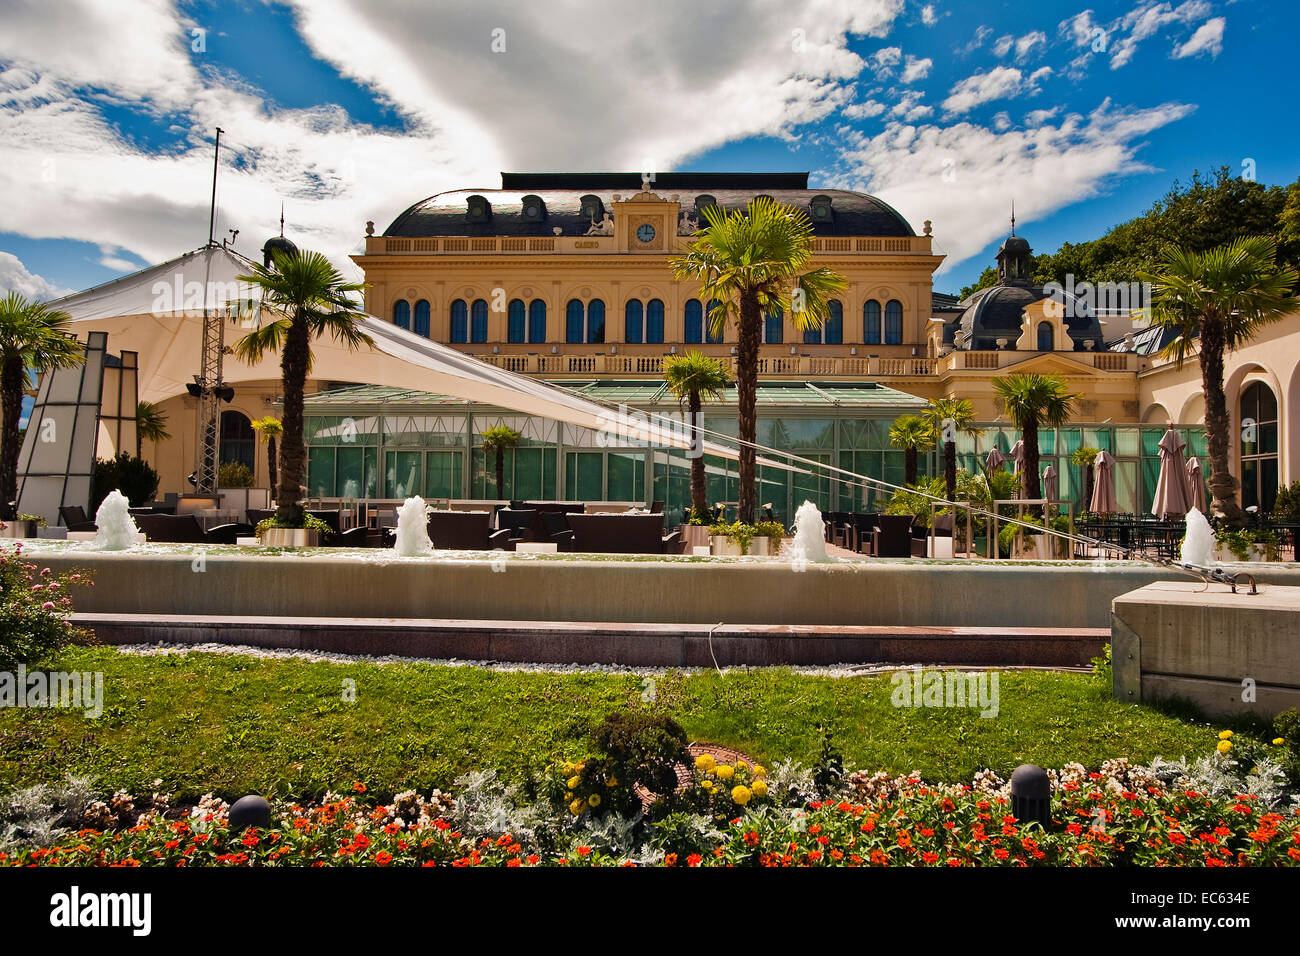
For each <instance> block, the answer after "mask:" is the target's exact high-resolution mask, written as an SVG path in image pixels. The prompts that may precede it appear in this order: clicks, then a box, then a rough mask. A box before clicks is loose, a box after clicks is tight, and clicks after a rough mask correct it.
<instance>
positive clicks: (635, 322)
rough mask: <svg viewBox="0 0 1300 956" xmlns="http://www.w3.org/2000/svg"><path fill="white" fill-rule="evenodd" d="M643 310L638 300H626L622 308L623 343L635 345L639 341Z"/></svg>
mask: <svg viewBox="0 0 1300 956" xmlns="http://www.w3.org/2000/svg"><path fill="white" fill-rule="evenodd" d="M644 311H645V310H644V308H643V307H642V305H641V300H640V299H628V300H627V305H625V306H624V307H623V341H624V342H632V343H637V342H640V341H641V326H642V320H643V313H644Z"/></svg>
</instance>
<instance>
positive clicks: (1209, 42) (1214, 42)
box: [1174, 17, 1228, 60]
mask: <svg viewBox="0 0 1300 956" xmlns="http://www.w3.org/2000/svg"><path fill="white" fill-rule="evenodd" d="M1227 22H1228V21H1227V20H1226V19H1224V18H1223V17H1214V18H1213V19H1212V20H1206V21H1205V22H1204V23H1202V24H1201V25H1200V26H1199V27H1198V28H1197V30H1196V32H1195V33H1193V34H1192V38H1191V39H1190V40H1188V41H1187V42H1186V43H1183V44H1181V45H1179V46H1177V47H1175V48H1174V59H1175V60H1181V59H1183V58H1184V57H1189V56H1197V55H1198V54H1201V53H1208V54H1210V57H1211V59H1213V58H1214V57H1216V56H1218V55H1219V54H1220V53H1222V52H1223V28H1224V26H1225V25H1226V24H1227Z"/></svg>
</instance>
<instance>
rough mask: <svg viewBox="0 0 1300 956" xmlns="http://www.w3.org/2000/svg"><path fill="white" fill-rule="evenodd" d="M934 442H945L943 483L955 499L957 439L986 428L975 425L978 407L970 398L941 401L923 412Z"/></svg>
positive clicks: (973, 434)
mask: <svg viewBox="0 0 1300 956" xmlns="http://www.w3.org/2000/svg"><path fill="white" fill-rule="evenodd" d="M921 414H922V416H923V417H924V418H925V420H926V421H927V422H929V423H930V429H931V430H932V431H933V432H934V436H935V440H936V441H942V442H943V483H944V488H945V490H946V493H947V494H946V497H947V498H948V500H949V501H952V500H954V499H953V495H955V494H956V493H957V436H958V435H969V436H971V437H976V436H979V435H983V434H984V429H982V428H978V427H976V425H975V405H974V403H972V402H971V400H970V399H969V398H938V399H935V400H934V401H932V402H931V403H930V406H929V407H928V408H927V409H926V410H925V411H924V412H922V413H921Z"/></svg>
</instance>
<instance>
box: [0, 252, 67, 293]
mask: <svg viewBox="0 0 1300 956" xmlns="http://www.w3.org/2000/svg"><path fill="white" fill-rule="evenodd" d="M70 291H72V290H70V289H60V288H59V287H58V286H57V285H55V284H54V283H53V282H50V281H49V280H47V279H45V278H44V277H43V276H38V275H36V274H35V273H34V272H30V271H28V269H27V267H26V266H25V265H23V263H22V260H21V259H19V258H18V257H17V256H16V255H14V254H13V253H11V252H0V295H5V294H7V293H10V292H17V293H18V294H19V295H22V296H26V297H27V298H28V299H42V300H44V299H57V298H58V297H59V296H62V295H67V294H68V293H69V292H70Z"/></svg>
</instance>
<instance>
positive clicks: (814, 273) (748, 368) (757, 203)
mask: <svg viewBox="0 0 1300 956" xmlns="http://www.w3.org/2000/svg"><path fill="white" fill-rule="evenodd" d="M704 218H705V220H706V221H707V222H708V226H707V227H706V228H705V229H703V230H702V231H701V232H700V233H699V234H698V235H697V237H696V238H694V239H693V240H692V241H691V244H690V246H689V248H688V251H687V252H686V254H685V255H681V256H674V257H673V258H672V259H670V260H669V267H670V268H671V269H672V273H673V276H674V278H676V279H677V280H679V281H682V280H695V281H698V282H699V283H700V298H701V299H702V300H703V301H705V302H712V301H714V300H716V301H717V303H718V305H717V306H716V307H715V308H713V309H711V310H710V312H709V324H710V328H711V329H712V330H713V331H714V332H715V333H718V332H721V330H722V328H723V326H724V325H725V324H726V323H727V322H728V321H732V322H734V323H735V324H736V328H737V330H738V338H739V341H738V343H737V346H736V386H737V388H736V393H737V406H738V409H737V418H738V432H739V435H738V438H739V444H740V467H739V476H740V495H739V502H738V506H737V515H738V519H739V520H740V521H742V522H744V523H746V524H752V523H753V521H754V506H755V499H754V477H755V468H754V465H755V457H756V449H755V447H754V442H755V439H756V436H757V429H758V420H757V398H758V352H759V344H760V343H761V342H762V337H763V316H764V315H765V314H766V313H768V312H771V311H775V310H777V309H779V310H780V311H781V312H782V313H783V314H785V315H789V316H790V317H791V321H792V322H793V323H794V326H795V328H796V329H800V330H805V329H816V328H820V327H821V326H822V324H823V323H824V322H825V321H826V319H827V317H828V316H829V314H830V297H831V296H832V295H833V294H834V293H836V292H838V291H840V290H842V289H844V288H845V286H846V285H847V283H846V281H845V279H844V277H843V276H842V275H840V274H839V273H837V272H835V271H833V270H831V269H828V268H825V267H818V268H811V266H812V259H813V253H812V240H813V228H812V223H811V221H810V220H809V219H808V216H807V214H806V213H805V212H804V211H803V210H802V209H799V208H797V207H795V206H789V205H786V204H783V203H778V202H776V201H774V200H772V199H770V198H768V197H766V196H759V197H757V198H755V199H754V200H753V201H751V202H750V203H749V204H748V205H747V206H746V207H745V209H744V210H735V211H733V212H725V211H723V210H722V209H721V208H720V207H718V206H709V207H707V208H706V209H705V210H704Z"/></svg>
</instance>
